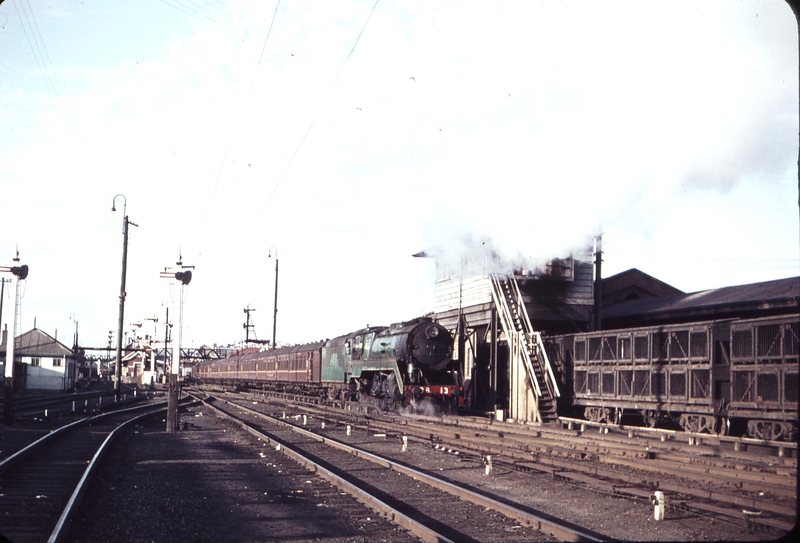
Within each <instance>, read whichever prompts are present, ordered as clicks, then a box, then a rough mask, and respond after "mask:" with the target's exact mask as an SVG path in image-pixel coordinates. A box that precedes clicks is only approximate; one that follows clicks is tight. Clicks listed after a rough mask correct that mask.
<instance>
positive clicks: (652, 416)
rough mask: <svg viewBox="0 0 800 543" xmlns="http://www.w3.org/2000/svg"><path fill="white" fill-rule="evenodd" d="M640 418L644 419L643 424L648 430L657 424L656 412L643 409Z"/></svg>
mask: <svg viewBox="0 0 800 543" xmlns="http://www.w3.org/2000/svg"><path fill="white" fill-rule="evenodd" d="M642 417H643V418H644V422H645V424H647V426H649V427H650V428H655V426H656V423H657V422H658V413H657V412H656V411H651V410H650V409H645V410H644V411H642Z"/></svg>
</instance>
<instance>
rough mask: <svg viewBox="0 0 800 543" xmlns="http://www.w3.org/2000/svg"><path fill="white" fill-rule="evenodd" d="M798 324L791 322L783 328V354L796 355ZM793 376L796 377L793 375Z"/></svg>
mask: <svg viewBox="0 0 800 543" xmlns="http://www.w3.org/2000/svg"><path fill="white" fill-rule="evenodd" d="M798 327H800V325H799V324H798V323H796V322H791V323H789V324H788V325H786V327H785V328H784V329H783V354H784V356H789V355H795V356H796V355H797V344H798V341H797V335H798V334H797V329H798ZM795 377H797V376H796V375H795Z"/></svg>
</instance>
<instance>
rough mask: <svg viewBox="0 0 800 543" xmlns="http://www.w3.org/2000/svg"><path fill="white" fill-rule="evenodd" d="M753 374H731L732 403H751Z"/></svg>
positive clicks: (749, 372)
mask: <svg viewBox="0 0 800 543" xmlns="http://www.w3.org/2000/svg"><path fill="white" fill-rule="evenodd" d="M754 376H755V372H752V371H735V372H733V398H731V401H734V402H752V401H753V399H754V398H755V390H754V389H755V387H754V386H753V380H754V379H753V377H754Z"/></svg>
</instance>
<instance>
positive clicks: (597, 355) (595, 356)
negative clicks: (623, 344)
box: [589, 337, 603, 361]
mask: <svg viewBox="0 0 800 543" xmlns="http://www.w3.org/2000/svg"><path fill="white" fill-rule="evenodd" d="M602 349H603V338H599V337H590V338H589V360H591V361H600V360H602V359H603V352H602Z"/></svg>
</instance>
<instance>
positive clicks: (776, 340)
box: [756, 324, 781, 356]
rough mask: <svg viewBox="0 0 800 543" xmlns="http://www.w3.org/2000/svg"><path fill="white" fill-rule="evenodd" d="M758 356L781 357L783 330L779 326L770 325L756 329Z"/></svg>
mask: <svg viewBox="0 0 800 543" xmlns="http://www.w3.org/2000/svg"><path fill="white" fill-rule="evenodd" d="M756 342H757V343H756V353H757V356H780V355H781V329H780V326H778V325H777V324H769V325H765V326H759V327H757V328H756Z"/></svg>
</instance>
